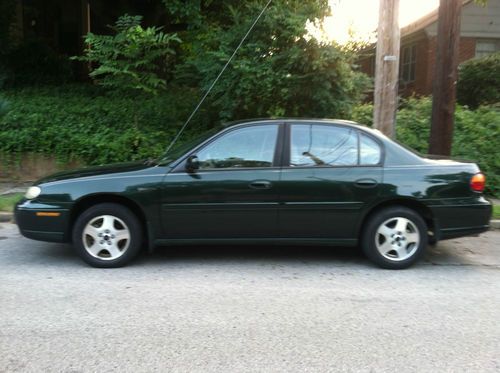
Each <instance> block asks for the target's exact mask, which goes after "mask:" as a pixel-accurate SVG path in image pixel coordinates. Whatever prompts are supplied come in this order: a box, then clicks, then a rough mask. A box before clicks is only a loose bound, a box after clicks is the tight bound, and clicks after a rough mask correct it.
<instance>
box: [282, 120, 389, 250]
mask: <svg viewBox="0 0 500 373" xmlns="http://www.w3.org/2000/svg"><path fill="white" fill-rule="evenodd" d="M286 133H287V136H286V137H287V139H286V148H285V149H286V150H285V156H284V166H285V167H283V170H282V175H281V180H280V182H279V184H278V191H279V193H280V196H281V207H280V215H279V216H280V218H279V220H280V221H279V227H280V234H281V236H282V237H283V238H329V239H337V240H340V241H342V240H345V243H346V244H347V243H349V242H350V241H352V240H353V239H354V238H355V235H356V232H355V227H356V226H357V223H358V219H359V218H360V213H361V210H362V208H363V206H366V205H367V204H370V203H372V202H374V201H375V200H376V199H377V195H378V193H379V185H380V183H381V182H382V148H381V144H380V143H379V142H378V141H377V140H376V139H374V138H372V137H370V136H369V135H367V134H364V133H361V132H360V131H359V130H358V129H357V128H355V127H352V126H345V125H334V124H326V123H290V124H287V130H286Z"/></svg>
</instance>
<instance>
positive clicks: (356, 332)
mask: <svg viewBox="0 0 500 373" xmlns="http://www.w3.org/2000/svg"><path fill="white" fill-rule="evenodd" d="M0 371H2V372H3V371H5V372H11V371H23V372H25V371H44V372H105V371H120V372H126V371H129V372H142V371H161V372H166V371H176V372H304V371H305V372H326V371H375V372H378V371H398V372H403V371H426V372H428V371H440V372H442V371H500V231H494V232H489V233H487V234H484V235H482V236H481V237H479V238H477V237H476V238H466V239H460V240H452V241H448V242H443V243H440V244H439V245H438V246H437V247H434V248H429V251H428V255H427V258H426V260H425V261H424V262H422V263H421V264H419V265H417V266H415V267H413V268H411V269H409V270H405V271H389V270H380V269H378V268H374V267H373V266H371V265H370V264H369V263H368V262H367V261H366V260H365V259H364V258H363V256H362V255H361V254H360V253H359V251H358V250H353V249H331V248H312V247H308V248H283V247H274V248H269V247H266V248H264V247H246V248H245V247H243V248H242V247H231V248H208V247H204V248H193V247H186V248H162V249H159V250H157V251H156V252H155V253H154V254H153V255H146V254H145V255H143V256H141V257H140V258H139V260H138V261H136V262H135V263H134V264H133V265H132V266H129V267H126V268H122V269H112V270H103V269H94V268H90V267H88V266H86V265H85V264H83V263H82V262H81V261H80V260H79V259H78V258H77V257H76V256H75V255H73V253H72V251H71V248H70V247H69V246H66V245H57V244H48V243H42V242H35V241H30V240H27V239H24V238H22V237H20V236H19V234H18V233H17V229H16V227H15V226H14V225H11V224H3V225H2V224H0Z"/></svg>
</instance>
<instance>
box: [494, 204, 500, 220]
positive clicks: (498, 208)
mask: <svg viewBox="0 0 500 373" xmlns="http://www.w3.org/2000/svg"><path fill="white" fill-rule="evenodd" d="M493 219H500V205H493Z"/></svg>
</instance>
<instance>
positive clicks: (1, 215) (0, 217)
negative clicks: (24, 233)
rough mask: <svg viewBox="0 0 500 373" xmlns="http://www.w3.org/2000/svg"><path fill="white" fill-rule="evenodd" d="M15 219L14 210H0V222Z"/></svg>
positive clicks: (8, 221)
mask: <svg viewBox="0 0 500 373" xmlns="http://www.w3.org/2000/svg"><path fill="white" fill-rule="evenodd" d="M13 221H14V214H13V213H12V212H0V223H10V222H13Z"/></svg>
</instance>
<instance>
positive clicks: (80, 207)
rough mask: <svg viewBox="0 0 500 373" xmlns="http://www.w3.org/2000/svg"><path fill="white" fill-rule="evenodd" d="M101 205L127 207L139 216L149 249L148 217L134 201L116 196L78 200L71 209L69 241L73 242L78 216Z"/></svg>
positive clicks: (105, 195)
mask: <svg viewBox="0 0 500 373" xmlns="http://www.w3.org/2000/svg"><path fill="white" fill-rule="evenodd" d="M99 203H117V204H119V205H122V206H125V207H127V208H128V209H129V210H130V211H132V213H134V214H135V216H137V218H138V219H139V223H140V224H141V227H142V232H143V234H144V239H145V242H144V243H145V245H146V247H147V245H148V240H149V237H148V236H149V235H148V227H147V223H146V215H145V214H144V211H142V209H141V208H140V207H139V205H137V203H135V202H134V201H132V200H130V199H128V198H126V197H122V196H117V195H115V194H94V195H90V196H87V197H83V198H82V199H80V200H78V201H77V202H76V204H75V205H74V206H73V208H72V209H71V213H70V222H69V231H68V237H69V240H71V235H72V231H73V226H74V224H75V222H76V219H78V216H80V214H81V213H82V212H84V211H85V210H87V209H88V208H90V207H92V206H95V205H98V204H99Z"/></svg>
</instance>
